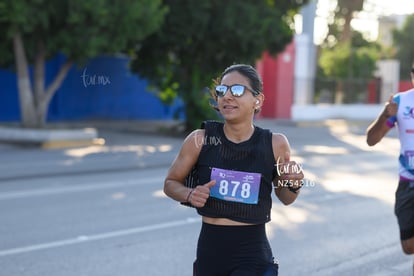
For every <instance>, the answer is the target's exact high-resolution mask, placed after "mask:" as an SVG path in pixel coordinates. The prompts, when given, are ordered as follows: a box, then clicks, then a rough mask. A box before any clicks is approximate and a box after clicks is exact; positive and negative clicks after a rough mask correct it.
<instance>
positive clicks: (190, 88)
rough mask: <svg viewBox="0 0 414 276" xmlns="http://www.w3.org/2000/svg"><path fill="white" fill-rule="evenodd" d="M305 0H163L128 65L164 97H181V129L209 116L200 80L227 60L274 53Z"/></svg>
mask: <svg viewBox="0 0 414 276" xmlns="http://www.w3.org/2000/svg"><path fill="white" fill-rule="evenodd" d="M305 2H307V1H290V0H284V1H280V0H277V1H276V0H273V1H272V0H243V1H236V0H229V1H222V0H199V1H194V0H165V1H164V3H165V4H166V5H168V7H169V10H170V12H169V13H168V15H167V16H166V19H165V22H164V24H163V26H162V28H161V29H160V30H159V31H158V32H156V33H154V34H153V35H151V36H150V37H149V38H148V39H146V40H145V41H144V42H143V43H142V45H141V47H140V48H139V50H138V51H137V53H136V54H137V58H136V60H135V61H134V62H133V65H132V68H133V70H135V71H137V72H138V73H139V74H140V76H143V77H145V78H146V79H148V80H149V81H150V83H151V85H152V86H153V87H154V89H157V90H158V92H159V94H160V97H161V98H162V99H164V101H167V102H168V101H171V100H172V99H174V98H175V97H176V96H177V95H179V96H180V97H181V99H183V101H184V103H185V115H186V130H191V129H194V128H197V127H199V125H200V122H201V121H202V120H204V119H207V118H214V116H215V113H214V111H213V110H212V109H211V108H210V107H209V102H208V95H207V94H208V93H205V91H206V89H205V87H206V86H209V85H210V84H211V81H212V79H213V78H214V77H216V76H217V75H218V74H219V73H220V72H221V71H222V70H223V69H224V68H225V67H227V66H229V65H231V64H233V63H249V64H254V63H255V62H256V60H257V59H258V58H259V57H260V56H261V54H262V53H263V51H265V50H268V51H269V52H270V53H271V54H276V53H278V52H280V51H282V50H283V49H284V47H285V46H286V44H288V43H289V42H290V41H291V39H292V36H293V24H292V23H293V19H292V18H293V15H294V13H295V11H296V10H297V9H298V8H299V7H300V6H301V5H303V4H304V3H305Z"/></svg>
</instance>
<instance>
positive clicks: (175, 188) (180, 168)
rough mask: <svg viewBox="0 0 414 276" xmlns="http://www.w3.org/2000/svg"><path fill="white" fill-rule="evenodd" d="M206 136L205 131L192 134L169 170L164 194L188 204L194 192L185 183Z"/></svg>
mask: <svg viewBox="0 0 414 276" xmlns="http://www.w3.org/2000/svg"><path fill="white" fill-rule="evenodd" d="M204 134H205V131H204V129H197V130H194V131H193V132H192V133H190V134H189V135H188V136H187V138H186V139H185V140H184V142H183V144H182V146H181V149H180V152H179V153H178V155H177V156H176V158H175V159H174V161H173V162H172V164H171V167H170V168H169V170H168V173H167V176H166V178H165V181H164V193H165V194H166V195H167V196H169V197H170V198H172V199H174V200H176V201H179V202H187V201H188V199H189V195H190V193H191V192H192V189H191V188H188V187H185V186H184V181H185V178H186V177H187V175H188V174H189V173H190V171H191V169H192V168H193V166H194V165H195V164H196V162H197V159H198V156H199V154H200V151H201V148H202V146H203V143H204Z"/></svg>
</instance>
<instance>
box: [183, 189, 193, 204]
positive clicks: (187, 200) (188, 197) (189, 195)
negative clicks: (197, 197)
mask: <svg viewBox="0 0 414 276" xmlns="http://www.w3.org/2000/svg"><path fill="white" fill-rule="evenodd" d="M193 192H194V189H191V191H190V192H189V193H188V195H187V198H186V200H185V202H188V203H190V201H189V200H190V197H191V194H192V193H193Z"/></svg>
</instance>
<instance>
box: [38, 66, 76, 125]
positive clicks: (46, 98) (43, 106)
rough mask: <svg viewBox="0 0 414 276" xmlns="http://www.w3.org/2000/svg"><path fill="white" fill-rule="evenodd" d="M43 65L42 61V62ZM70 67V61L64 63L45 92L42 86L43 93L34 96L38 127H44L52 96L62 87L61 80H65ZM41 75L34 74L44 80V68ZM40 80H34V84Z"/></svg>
mask: <svg viewBox="0 0 414 276" xmlns="http://www.w3.org/2000/svg"><path fill="white" fill-rule="evenodd" d="M43 63H44V60H43ZM71 67H72V61H70V60H68V61H66V62H65V63H64V64H63V65H62V66H61V67H60V69H59V72H58V74H57V75H56V77H55V79H54V80H53V82H52V83H51V84H50V85H49V86H48V87H47V90H46V91H45V89H44V86H43V91H41V93H39V94H38V95H36V97H38V98H37V99H36V103H37V104H36V114H37V119H38V125H39V127H44V126H45V125H46V119H47V112H48V110H49V104H50V101H51V100H52V98H53V96H54V95H55V93H56V91H57V90H58V88H59V87H60V86H61V85H62V82H63V80H64V79H65V77H66V75H67V74H68V72H69V70H70V68H71ZM41 70H42V73H35V76H36V77H39V78H42V79H43V80H44V67H43V68H42V69H41ZM41 81H42V80H40V79H39V80H35V82H36V83H37V82H39V83H40V82H41Z"/></svg>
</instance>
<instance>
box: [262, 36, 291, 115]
mask: <svg viewBox="0 0 414 276" xmlns="http://www.w3.org/2000/svg"><path fill="white" fill-rule="evenodd" d="M294 65H295V47H294V42H292V43H291V44H289V45H288V46H287V47H286V49H285V51H284V52H282V53H280V54H278V55H277V56H276V57H272V56H270V55H269V54H268V53H267V52H265V53H264V54H263V56H262V59H261V60H259V61H258V62H257V64H256V68H257V70H258V72H259V74H260V75H261V77H262V79H263V93H264V96H265V100H264V103H263V107H262V111H261V112H260V113H259V114H258V115H259V117H261V118H278V119H290V118H291V107H292V104H293V91H294Z"/></svg>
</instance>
